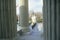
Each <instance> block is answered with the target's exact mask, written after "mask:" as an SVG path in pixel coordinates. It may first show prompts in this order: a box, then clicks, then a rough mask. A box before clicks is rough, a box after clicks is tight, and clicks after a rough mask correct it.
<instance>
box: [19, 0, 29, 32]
mask: <svg viewBox="0 0 60 40" xmlns="http://www.w3.org/2000/svg"><path fill="white" fill-rule="evenodd" d="M28 21H29V15H28V0H20V26H21V27H22V30H23V32H28V31H29V23H28Z"/></svg>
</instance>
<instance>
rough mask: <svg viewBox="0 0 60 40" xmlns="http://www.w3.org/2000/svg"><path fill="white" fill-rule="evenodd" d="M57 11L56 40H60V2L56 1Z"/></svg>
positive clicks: (59, 0)
mask: <svg viewBox="0 0 60 40" xmlns="http://www.w3.org/2000/svg"><path fill="white" fill-rule="evenodd" d="M56 11H57V12H56V13H57V20H56V38H57V39H56V40H60V0H56Z"/></svg>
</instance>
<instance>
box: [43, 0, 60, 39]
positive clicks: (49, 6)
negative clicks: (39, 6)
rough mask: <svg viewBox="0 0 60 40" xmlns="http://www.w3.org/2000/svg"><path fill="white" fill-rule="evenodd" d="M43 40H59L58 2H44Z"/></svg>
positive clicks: (59, 13)
mask: <svg viewBox="0 0 60 40" xmlns="http://www.w3.org/2000/svg"><path fill="white" fill-rule="evenodd" d="M43 9H44V10H43V14H44V34H45V40H60V1H59V0H44V7H43Z"/></svg>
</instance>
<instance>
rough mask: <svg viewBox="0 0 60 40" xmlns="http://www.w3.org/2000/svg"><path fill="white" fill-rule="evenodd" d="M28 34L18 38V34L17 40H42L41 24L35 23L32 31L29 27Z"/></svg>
mask: <svg viewBox="0 0 60 40" xmlns="http://www.w3.org/2000/svg"><path fill="white" fill-rule="evenodd" d="M29 28H30V32H29V33H28V34H24V35H22V36H20V35H19V34H18V36H17V40H44V38H43V37H44V35H43V23H37V24H36V26H35V27H34V29H32V28H31V25H30V26H29Z"/></svg>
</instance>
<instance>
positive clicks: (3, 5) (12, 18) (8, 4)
mask: <svg viewBox="0 0 60 40" xmlns="http://www.w3.org/2000/svg"><path fill="white" fill-rule="evenodd" d="M15 37H16V0H0V40H15Z"/></svg>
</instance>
